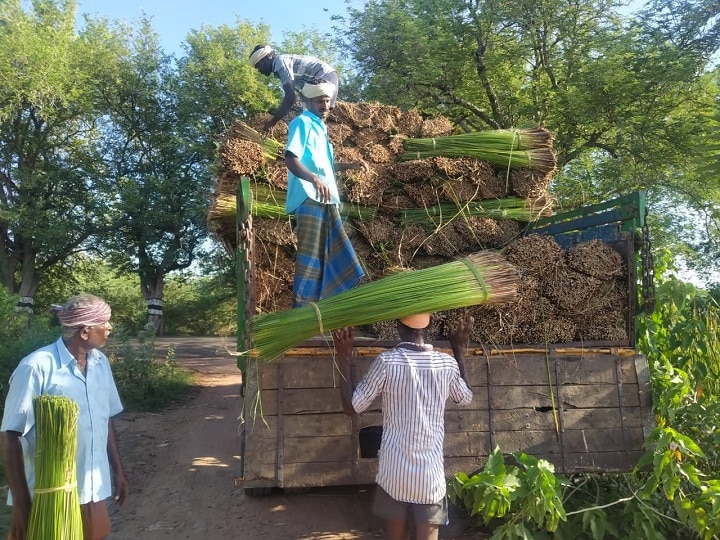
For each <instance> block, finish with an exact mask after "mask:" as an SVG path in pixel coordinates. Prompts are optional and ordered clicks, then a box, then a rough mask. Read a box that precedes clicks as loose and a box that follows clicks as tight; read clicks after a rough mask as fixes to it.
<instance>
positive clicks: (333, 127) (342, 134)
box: [327, 122, 353, 147]
mask: <svg viewBox="0 0 720 540" xmlns="http://www.w3.org/2000/svg"><path fill="white" fill-rule="evenodd" d="M327 126H328V138H329V139H330V142H331V143H332V144H333V145H334V146H336V147H338V146H341V145H342V144H343V143H344V142H345V141H346V140H347V139H348V137H350V136H351V135H352V134H353V130H352V128H351V127H350V126H348V125H347V124H339V123H335V122H328V125H327Z"/></svg>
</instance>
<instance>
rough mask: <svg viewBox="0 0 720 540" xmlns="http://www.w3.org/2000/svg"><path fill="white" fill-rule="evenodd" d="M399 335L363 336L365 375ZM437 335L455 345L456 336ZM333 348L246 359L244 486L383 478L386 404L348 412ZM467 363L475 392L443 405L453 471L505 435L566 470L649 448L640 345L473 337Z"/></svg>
mask: <svg viewBox="0 0 720 540" xmlns="http://www.w3.org/2000/svg"><path fill="white" fill-rule="evenodd" d="M328 341H330V339H329V338H328ZM390 346H392V344H390V343H387V344H381V343H375V344H373V345H368V344H367V342H364V341H362V340H359V341H356V354H357V356H356V357H355V358H354V365H353V369H354V370H355V376H356V380H359V379H360V377H362V375H363V374H364V373H365V371H366V370H367V368H368V366H369V364H370V362H371V361H372V359H373V358H374V357H375V356H376V355H377V354H378V353H379V352H381V351H382V350H384V349H385V348H387V347H390ZM435 346H436V347H437V348H440V349H443V350H445V349H446V350H447V352H450V349H449V344H448V343H447V342H444V343H437V344H435ZM332 353H333V349H332V347H331V345H330V346H328V344H327V343H325V342H324V340H322V339H317V338H316V339H315V340H312V341H310V342H307V343H305V344H303V345H302V346H298V347H296V348H294V349H292V350H290V351H288V352H287V353H286V354H285V355H284V356H282V357H281V358H278V359H276V360H274V361H272V362H267V363H266V362H262V361H255V360H251V361H248V364H247V366H246V375H245V377H244V380H245V397H244V404H243V420H244V423H243V434H242V441H243V446H244V448H243V462H242V465H243V467H242V477H241V478H239V479H238V483H239V484H240V485H242V486H243V487H245V488H246V489H249V490H257V489H258V488H271V487H283V488H302V487H317V486H334V485H352V484H371V483H373V482H374V478H375V472H376V468H377V457H376V452H377V445H378V443H379V428H378V426H381V425H382V409H381V404H380V401H379V400H378V402H377V403H376V404H375V405H374V406H373V407H372V408H371V410H370V411H368V412H365V413H363V414H361V415H355V416H353V417H349V416H347V415H345V414H344V413H343V411H342V404H341V400H340V390H339V380H338V378H339V372H338V371H337V369H335V368H334V366H333V358H332ZM466 365H467V370H468V376H469V378H470V381H471V384H472V389H473V394H474V396H473V400H472V403H471V404H470V405H467V406H463V407H460V406H457V405H455V404H453V403H452V402H449V403H448V407H447V410H446V413H445V430H446V436H445V470H446V473H447V475H448V477H449V476H451V475H452V474H454V473H456V472H459V471H464V472H466V473H468V474H470V473H472V472H475V471H476V470H478V469H480V468H482V467H483V465H484V463H485V460H486V458H487V456H488V454H489V453H490V452H491V451H492V449H493V448H494V447H495V446H496V445H497V446H499V447H500V449H501V450H502V451H503V452H504V453H506V454H507V453H510V452H516V451H522V452H525V453H528V454H532V455H534V456H536V457H541V458H545V459H547V460H549V461H550V462H552V463H553V464H554V465H555V467H556V471H557V472H559V473H572V472H579V471H586V472H587V471H603V472H620V471H629V470H631V469H632V468H633V466H634V465H635V463H637V460H638V458H639V457H640V455H641V454H642V451H643V450H642V444H643V440H644V438H645V435H646V434H647V433H648V431H649V430H650V429H652V427H653V426H652V422H653V417H652V412H651V407H652V399H651V394H650V382H649V376H648V367H647V360H646V359H645V357H644V356H642V355H638V354H636V352H635V350H634V349H630V348H602V347H598V348H587V347H586V348H581V347H573V346H562V345H558V346H552V347H551V348H550V349H549V350H547V351H545V350H543V349H531V348H528V349H506V350H501V349H492V350H491V349H482V348H476V349H473V348H472V347H471V348H470V349H469V351H468V357H467V361H466Z"/></svg>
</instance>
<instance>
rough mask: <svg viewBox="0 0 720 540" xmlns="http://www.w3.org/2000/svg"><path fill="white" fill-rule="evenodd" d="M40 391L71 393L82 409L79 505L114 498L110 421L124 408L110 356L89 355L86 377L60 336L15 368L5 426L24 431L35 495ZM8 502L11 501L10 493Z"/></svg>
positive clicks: (95, 352)
mask: <svg viewBox="0 0 720 540" xmlns="http://www.w3.org/2000/svg"><path fill="white" fill-rule="evenodd" d="M39 394H49V395H60V396H66V397H68V398H70V399H72V400H73V401H75V402H76V403H77V404H78V406H79V408H80V413H79V416H78V434H77V437H78V443H77V455H76V465H77V466H76V473H77V488H78V497H79V499H80V504H86V503H89V502H91V501H92V502H98V501H102V500H104V499H107V498H108V497H110V495H112V485H111V478H110V462H109V457H108V451H107V442H108V421H109V419H110V417H112V416H115V415H116V414H118V413H119V412H121V411H122V405H121V403H120V397H119V395H118V391H117V388H116V386H115V381H114V380H113V376H112V372H111V370H110V363H109V362H108V359H107V358H106V357H105V355H104V354H103V353H101V352H100V351H98V350H97V349H93V350H92V351H90V352H89V353H88V355H87V367H86V374H85V375H83V374H82V372H81V371H80V370H79V369H78V367H77V362H76V361H75V358H73V356H72V355H71V354H70V352H69V351H68V350H67V347H65V343H64V342H63V340H62V338H59V339H58V340H57V341H56V342H55V343H53V344H51V345H47V346H45V347H42V348H41V349H38V350H37V351H35V352H33V353H31V354H29V355H28V356H26V357H25V358H23V359H22V360H21V361H20V363H19V364H18V366H17V368H15V371H14V372H13V374H12V376H11V377H10V389H9V391H8V395H7V398H6V400H5V410H4V413H3V419H2V426H0V430H1V431H17V432H19V433H21V434H22V437H21V439H20V440H21V443H22V447H23V457H24V461H25V476H26V479H27V483H28V487H29V488H30V493H31V494H32V492H33V487H34V485H35V444H36V434H35V415H34V414H33V398H34V397H35V396H37V395H39ZM8 503H9V504H12V499H11V498H10V497H8Z"/></svg>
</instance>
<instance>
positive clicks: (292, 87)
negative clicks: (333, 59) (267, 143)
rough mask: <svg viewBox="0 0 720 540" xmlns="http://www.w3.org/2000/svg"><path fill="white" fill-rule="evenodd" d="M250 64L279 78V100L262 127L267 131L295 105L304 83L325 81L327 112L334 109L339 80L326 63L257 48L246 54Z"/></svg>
mask: <svg viewBox="0 0 720 540" xmlns="http://www.w3.org/2000/svg"><path fill="white" fill-rule="evenodd" d="M250 65H251V66H253V67H254V68H255V69H257V70H258V71H259V72H260V73H262V74H263V75H265V76H270V75H274V76H275V77H277V78H278V79H280V85H281V86H282V89H283V94H284V95H283V100H282V102H281V103H280V106H279V107H278V109H277V111H275V114H274V115H273V117H272V118H271V119H270V120H269V121H268V122H266V123H265V125H264V126H263V131H264V132H266V133H267V132H269V131H270V130H271V129H272V128H273V127H274V126H275V124H277V123H278V122H279V121H280V120H282V119H283V118H285V116H286V115H287V113H288V112H290V109H291V108H292V106H293V104H294V103H295V91H298V92H299V91H300V90H301V89H302V87H303V85H304V84H305V83H308V82H310V83H314V82H328V83H330V84H332V85H333V87H334V89H333V93H332V95H331V96H330V109H334V108H335V102H336V100H337V95H338V89H339V88H340V80H339V79H338V74H337V71H335V68H333V67H332V66H331V65H330V64H327V63H325V62H323V61H322V60H320V59H318V58H315V57H314V56H308V55H301V54H276V53H275V51H273V50H272V48H271V47H269V46H268V45H258V46H256V47H255V49H253V52H252V54H251V55H250Z"/></svg>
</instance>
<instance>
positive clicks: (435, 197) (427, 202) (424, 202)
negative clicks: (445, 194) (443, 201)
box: [404, 183, 440, 208]
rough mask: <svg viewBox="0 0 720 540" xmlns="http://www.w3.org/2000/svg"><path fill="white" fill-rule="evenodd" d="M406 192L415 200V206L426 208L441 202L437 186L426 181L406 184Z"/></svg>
mask: <svg viewBox="0 0 720 540" xmlns="http://www.w3.org/2000/svg"><path fill="white" fill-rule="evenodd" d="M404 189H405V193H407V194H408V195H409V196H410V198H411V199H412V200H413V201H414V203H415V204H414V205H413V206H419V207H421V208H426V207H430V206H434V205H436V204H439V203H440V194H439V193H438V190H437V188H436V187H435V186H433V185H431V184H425V183H417V184H407V185H405V188H404Z"/></svg>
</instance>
